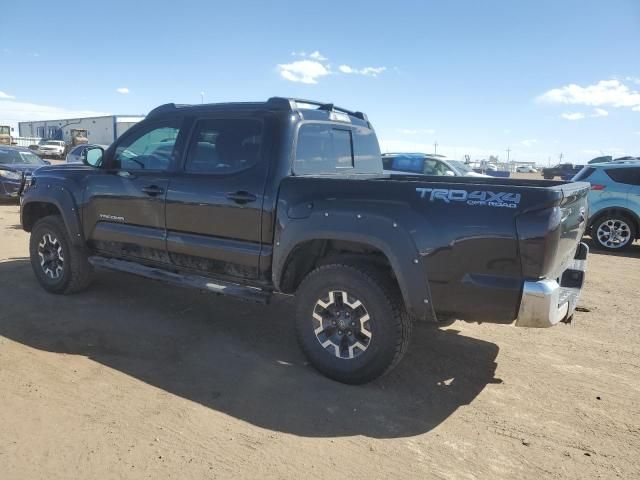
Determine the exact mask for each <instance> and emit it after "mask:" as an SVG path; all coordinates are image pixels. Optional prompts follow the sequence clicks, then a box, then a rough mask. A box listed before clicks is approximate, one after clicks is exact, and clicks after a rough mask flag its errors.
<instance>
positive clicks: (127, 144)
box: [83, 118, 183, 263]
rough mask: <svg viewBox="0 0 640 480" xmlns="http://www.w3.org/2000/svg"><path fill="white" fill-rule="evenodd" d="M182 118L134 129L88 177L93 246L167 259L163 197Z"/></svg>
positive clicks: (88, 231) (87, 220) (88, 232)
mask: <svg viewBox="0 0 640 480" xmlns="http://www.w3.org/2000/svg"><path fill="white" fill-rule="evenodd" d="M182 123H183V120H182V118H173V119H170V120H164V121H158V122H151V123H144V124H140V125H139V126H138V127H137V128H135V129H131V130H130V131H129V132H127V134H126V135H124V136H123V137H121V138H120V140H119V141H118V143H117V145H116V146H115V149H113V151H112V156H111V158H105V164H106V165H105V168H104V169H101V170H98V171H96V173H95V174H93V175H90V176H89V177H88V178H87V186H86V190H85V208H84V209H83V219H84V222H83V223H84V228H85V238H87V239H88V241H89V245H90V246H91V247H92V248H93V249H95V250H99V251H101V252H104V253H106V254H110V255H113V256H118V257H132V258H133V259H138V260H147V261H151V262H157V263H169V258H168V254H167V250H166V229H165V227H166V226H165V197H166V193H167V187H168V185H169V175H170V169H171V166H172V164H173V165H175V163H174V162H175V159H177V158H178V157H179V155H178V154H177V152H178V145H180V141H181V132H182Z"/></svg>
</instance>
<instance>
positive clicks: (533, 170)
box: [516, 165, 538, 173]
mask: <svg viewBox="0 0 640 480" xmlns="http://www.w3.org/2000/svg"><path fill="white" fill-rule="evenodd" d="M516 172H518V173H538V169H537V168H535V167H532V166H531V165H521V166H519V167H518V168H516Z"/></svg>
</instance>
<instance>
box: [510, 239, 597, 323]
mask: <svg viewBox="0 0 640 480" xmlns="http://www.w3.org/2000/svg"><path fill="white" fill-rule="evenodd" d="M588 254H589V247H588V246H587V244H585V243H583V242H580V244H578V248H577V249H576V254H575V257H574V259H573V260H572V261H571V264H570V265H569V267H568V268H567V269H566V270H565V271H564V272H563V273H562V275H561V277H560V278H559V279H558V280H559V282H560V283H558V280H538V281H537V282H531V281H528V282H524V287H523V290H522V300H521V301H520V310H519V311H518V317H517V318H516V326H517V327H530V328H545V327H552V326H553V325H555V324H556V323H558V322H561V321H563V320H566V319H568V318H570V317H571V316H572V315H573V312H574V310H575V308H576V305H577V304H578V299H579V298H580V292H581V291H582V285H583V283H584V274H585V271H586V269H587V255H588Z"/></svg>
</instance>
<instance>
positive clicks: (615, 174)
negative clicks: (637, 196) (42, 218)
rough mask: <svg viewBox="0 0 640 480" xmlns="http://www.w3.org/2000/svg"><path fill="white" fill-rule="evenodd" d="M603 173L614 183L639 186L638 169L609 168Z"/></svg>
mask: <svg viewBox="0 0 640 480" xmlns="http://www.w3.org/2000/svg"><path fill="white" fill-rule="evenodd" d="M605 172H606V173H607V175H609V178H611V180H613V181H614V182H618V183H624V184H626V185H640V168H637V167H635V168H610V169H608V170H605Z"/></svg>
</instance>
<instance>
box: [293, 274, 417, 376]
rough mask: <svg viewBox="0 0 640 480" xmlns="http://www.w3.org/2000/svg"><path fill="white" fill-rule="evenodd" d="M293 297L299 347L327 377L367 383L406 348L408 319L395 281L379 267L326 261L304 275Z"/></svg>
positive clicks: (396, 359)
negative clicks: (295, 304) (294, 297)
mask: <svg viewBox="0 0 640 480" xmlns="http://www.w3.org/2000/svg"><path fill="white" fill-rule="evenodd" d="M296 296H297V309H296V310H297V311H296V332H297V335H298V341H299V343H300V346H301V348H302V350H303V351H304V353H305V354H306V356H307V358H308V359H309V361H310V363H311V364H312V365H313V366H314V367H315V368H316V369H318V370H319V371H320V372H321V373H323V374H324V375H326V376H327V377H329V378H332V379H334V380H337V381H339V382H343V383H350V384H361V383H366V382H369V381H371V380H373V379H375V378H377V377H379V376H381V375H383V374H384V373H386V372H388V371H389V370H391V369H392V368H393V367H394V366H395V365H396V364H397V363H398V362H399V361H400V359H401V358H402V356H403V355H404V353H405V352H406V350H407V347H408V344H409V338H410V335H411V327H412V323H411V320H410V318H409V317H408V315H407V314H406V312H405V309H404V306H403V303H402V298H401V296H400V292H399V291H398V289H397V286H396V285H394V284H393V283H392V282H391V279H390V278H389V275H388V274H386V273H384V272H382V271H378V270H370V269H368V268H365V267H360V266H351V265H343V264H332V265H325V266H322V267H319V268H317V269H316V270H314V271H313V272H311V273H310V274H309V275H307V277H306V278H305V279H304V281H303V282H302V284H301V285H300V287H299V289H298V292H297V295H296Z"/></svg>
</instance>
